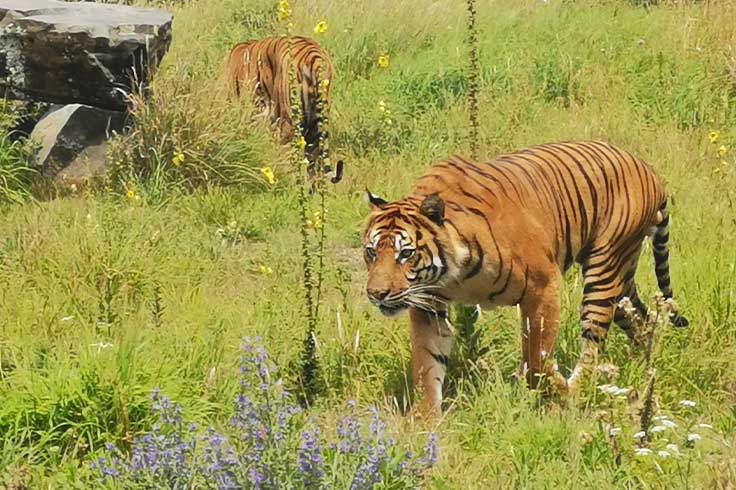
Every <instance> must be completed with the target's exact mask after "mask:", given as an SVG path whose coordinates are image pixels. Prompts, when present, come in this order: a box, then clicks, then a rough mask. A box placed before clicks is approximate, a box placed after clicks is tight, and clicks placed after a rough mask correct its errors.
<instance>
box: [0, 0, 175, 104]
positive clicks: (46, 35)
mask: <svg viewBox="0 0 736 490" xmlns="http://www.w3.org/2000/svg"><path fill="white" fill-rule="evenodd" d="M171 21H172V17H171V15H170V14H169V13H167V12H164V11H162V10H155V9H144V8H133V7H126V6H122V5H108V4H97V3H87V2H61V1H56V0H0V96H2V95H5V96H6V97H11V98H20V99H32V100H42V101H48V102H54V103H59V104H69V103H83V104H89V105H93V106H97V107H102V108H106V109H112V110H123V109H125V106H126V95H127V94H128V93H130V92H131V90H132V88H133V82H132V77H134V76H135V77H137V78H138V80H139V81H143V82H145V81H146V80H147V77H148V76H149V75H151V74H152V72H153V71H154V70H155V69H156V67H157V66H158V65H159V63H160V61H161V59H162V58H163V56H164V54H165V53H166V51H167V50H168V47H169V44H170V42H171Z"/></svg>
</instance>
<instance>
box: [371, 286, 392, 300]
mask: <svg viewBox="0 0 736 490" xmlns="http://www.w3.org/2000/svg"><path fill="white" fill-rule="evenodd" d="M366 292H367V293H368V296H369V297H371V298H373V299H375V300H377V301H381V300H383V299H384V298H385V297H386V296H388V293H389V292H390V291H389V290H388V289H372V288H369V289H367V290H366Z"/></svg>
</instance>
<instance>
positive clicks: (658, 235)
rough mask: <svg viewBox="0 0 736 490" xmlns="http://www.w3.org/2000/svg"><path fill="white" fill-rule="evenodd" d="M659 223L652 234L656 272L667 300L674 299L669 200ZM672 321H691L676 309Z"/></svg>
mask: <svg viewBox="0 0 736 490" xmlns="http://www.w3.org/2000/svg"><path fill="white" fill-rule="evenodd" d="M657 216H658V218H659V223H658V224H657V225H656V226H655V228H654V235H653V236H652V252H653V253H654V272H655V274H656V275H657V285H658V286H659V290H660V291H661V292H662V295H663V296H664V299H665V300H668V299H672V287H671V285H670V265H669V256H670V252H669V249H668V247H667V242H668V241H669V239H670V233H669V222H670V215H669V213H668V212H667V201H664V203H662V206H661V207H660V208H659V212H658V213H657ZM670 323H672V325H673V326H675V327H678V328H684V327H687V326H688V324H689V323H690V322H688V320H687V318H685V317H684V316H680V315H678V314H677V311H676V310H674V309H673V310H672V311H671V313H670Z"/></svg>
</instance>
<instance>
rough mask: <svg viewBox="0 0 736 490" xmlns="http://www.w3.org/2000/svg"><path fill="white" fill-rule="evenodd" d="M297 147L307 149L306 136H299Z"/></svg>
mask: <svg viewBox="0 0 736 490" xmlns="http://www.w3.org/2000/svg"><path fill="white" fill-rule="evenodd" d="M296 146H297V148H299V149H300V150H304V148H306V147H307V141H306V140H305V139H304V136H299V139H298V140H296ZM261 172H263V169H261ZM264 175H265V174H264Z"/></svg>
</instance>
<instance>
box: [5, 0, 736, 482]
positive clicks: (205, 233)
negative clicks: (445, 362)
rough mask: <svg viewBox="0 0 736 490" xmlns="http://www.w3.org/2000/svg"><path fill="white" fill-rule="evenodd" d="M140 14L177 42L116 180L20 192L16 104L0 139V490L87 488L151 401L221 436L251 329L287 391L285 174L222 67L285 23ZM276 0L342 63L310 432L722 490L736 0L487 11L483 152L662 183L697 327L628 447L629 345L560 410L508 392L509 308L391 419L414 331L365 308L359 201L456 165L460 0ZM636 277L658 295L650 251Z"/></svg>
mask: <svg viewBox="0 0 736 490" xmlns="http://www.w3.org/2000/svg"><path fill="white" fill-rule="evenodd" d="M138 3H139V4H145V5H150V6H160V7H164V8H167V9H168V10H170V11H171V12H172V13H173V14H174V19H175V20H174V34H173V43H172V46H171V49H170V51H169V53H168V54H167V55H166V57H165V59H164V62H163V64H162V66H161V67H160V69H159V71H158V73H157V75H156V78H155V80H154V83H153V87H152V92H151V95H150V97H149V98H148V99H147V100H146V101H142V100H139V101H137V103H136V106H135V108H134V112H133V114H134V117H135V122H136V126H135V127H134V128H133V130H132V131H131V132H130V133H129V134H128V135H126V136H123V137H120V138H118V139H117V140H116V141H114V142H113V143H112V145H111V150H110V154H109V158H110V162H111V165H112V171H111V173H110V179H109V182H106V183H105V184H104V185H102V186H100V187H99V188H88V189H77V190H74V189H71V190H64V191H58V193H57V195H56V196H54V197H55V198H54V199H48V198H46V199H36V198H34V197H33V196H32V195H31V194H32V192H31V191H32V187H33V186H32V180H33V179H32V175H31V174H30V172H29V171H28V170H27V167H26V164H27V162H28V161H29V159H30V156H29V155H30V149H29V148H28V147H27V146H25V145H24V144H23V142H19V143H11V142H10V140H9V139H8V137H7V126H8V124H9V122H8V119H9V118H10V117H11V116H12V115H10V114H8V113H6V114H4V116H3V120H2V124H1V125H0V131H2V136H1V137H0V179H2V190H1V192H0V200H2V202H3V204H2V211H1V212H2V220H0V488H6V489H14V490H21V489H27V488H34V489H36V488H39V489H57V488H77V489H81V488H100V487H101V485H102V483H100V476H99V474H97V473H96V471H95V470H93V469H92V468H91V467H90V464H89V462H90V461H95V460H96V459H97V458H98V457H100V456H103V455H104V454H105V448H104V446H105V444H106V443H111V444H113V445H114V446H115V447H117V448H119V449H120V450H122V451H127V450H129V449H130V445H131V443H132V441H133V439H135V438H136V437H140V436H141V435H142V434H144V433H145V432H146V431H149V430H151V427H152V424H154V423H155V421H156V415H155V414H152V413H151V407H152V404H153V405H155V404H156V403H157V402H156V401H155V400H156V399H154V402H153V403H152V398H151V393H152V392H153V390H154V388H157V389H158V390H159V392H160V393H161V394H165V395H166V396H167V397H168V398H169V399H170V400H172V401H173V402H175V403H177V404H179V405H180V406H181V414H182V415H181V416H182V417H183V418H184V419H185V420H186V421H191V422H194V423H196V424H197V425H198V427H203V428H205V427H208V426H212V427H215V428H224V427H227V426H228V420H229V418H230V416H231V415H232V411H233V399H234V398H235V397H236V396H237V394H238V393H239V390H241V389H242V388H241V387H240V386H239V383H238V380H239V378H240V377H241V376H242V374H240V373H239V370H238V365H239V357H240V356H241V355H242V351H241V343H242V339H243V337H250V338H255V337H260V338H261V339H262V343H263V345H264V347H265V348H266V349H267V351H268V353H269V355H270V356H271V358H272V359H273V361H274V362H275V363H276V364H277V365H279V366H280V368H281V371H280V372H281V375H283V377H284V384H285V386H287V387H293V386H294V383H295V373H296V371H297V369H296V368H295V366H296V365H297V364H298V359H299V356H300V352H301V349H302V342H303V339H304V335H305V329H306V328H307V322H306V319H305V318H306V317H305V311H304V306H303V305H304V301H303V299H302V295H303V290H302V285H301V281H302V270H301V267H302V253H301V250H300V246H299V243H300V240H301V230H302V225H301V219H300V212H301V211H300V191H299V189H298V184H297V182H298V177H297V174H298V171H297V170H296V169H295V168H294V165H293V163H292V161H291V160H290V158H289V156H288V153H287V152H285V151H283V149H281V148H279V147H278V146H277V145H276V143H275V142H274V140H273V138H271V136H270V134H269V131H268V128H266V127H265V126H264V124H263V123H262V122H261V121H259V120H254V119H253V118H252V117H251V114H252V113H251V111H250V108H249V107H248V104H247V103H245V102H243V103H240V104H235V103H233V102H232V101H228V100H227V97H226V94H225V91H224V90H223V89H224V84H223V79H222V70H223V66H224V61H225V57H226V54H227V51H228V49H229V48H230V47H231V46H232V45H233V44H234V43H235V42H238V41H242V40H246V39H253V38H258V37H263V36H266V35H269V34H274V33H279V32H282V31H283V29H284V26H283V23H279V22H278V20H277V5H276V4H277V2H271V1H262V0H196V1H195V0H192V1H182V2H174V1H171V2H166V1H157V0H149V1H148V2H138ZM645 3H647V4H651V5H643V4H645ZM657 3H659V5H657ZM291 8H292V10H293V12H292V17H291V19H290V20H291V22H293V28H292V29H293V32H295V33H302V34H306V35H310V36H313V37H315V39H316V40H317V41H318V42H319V43H320V44H322V45H323V46H324V47H325V49H326V50H327V51H328V52H329V53H330V54H331V56H332V59H333V62H334V64H335V71H336V75H335V79H334V81H333V90H334V92H333V96H334V100H333V105H332V116H331V121H330V124H331V140H330V146H331V149H332V151H333V153H334V155H335V157H340V158H342V159H343V160H344V161H345V162H346V164H345V165H346V167H345V177H344V179H343V181H342V182H340V183H339V184H337V185H335V186H332V185H330V186H329V187H328V189H327V193H326V197H325V208H326V212H325V213H324V215H322V214H321V211H320V205H319V200H318V199H316V198H311V199H310V200H309V201H308V206H309V209H308V210H307V211H308V213H307V214H308V216H309V217H310V220H311V221H310V223H311V228H309V227H308V232H309V233H310V234H311V236H312V237H313V238H315V237H317V236H319V235H320V234H321V233H322V231H324V234H325V238H324V240H325V252H324V277H323V286H322V296H321V298H320V310H319V316H318V319H317V323H316V340H317V346H316V352H317V357H318V359H319V362H320V366H321V374H320V379H321V382H322V385H323V387H324V389H323V392H322V394H321V395H320V396H319V397H318V398H317V399H316V400H315V402H314V403H313V405H312V406H310V407H309V409H308V410H306V411H305V412H304V414H303V416H304V417H305V420H306V418H309V420H310V422H309V423H310V424H314V426H318V427H321V428H322V429H323V431H324V433H325V434H327V436H329V434H330V430H334V429H330V427H333V428H334V426H335V423H336V421H338V420H339V418H340V417H341V416H342V415H344V413H346V410H347V408H346V407H347V406H348V402H349V401H354V403H355V410H356V414H357V415H356V417H359V418H362V419H363V420H364V421H367V420H368V418H370V416H371V415H370V414H371V412H370V407H371V406H374V407H376V409H377V414H379V415H380V417H381V418H382V419H383V420H385V421H386V423H387V427H386V431H388V432H389V433H391V435H392V437H393V438H394V439H395V444H397V445H398V446H400V447H401V448H406V449H412V450H413V451H415V452H417V453H421V451H422V447H423V446H424V444H425V441H426V440H427V437H428V434H429V433H430V432H433V433H434V434H436V437H437V445H438V448H439V455H438V458H437V461H436V464H434V465H432V467H431V468H428V469H426V470H422V471H421V475H420V476H419V477H417V479H416V480H412V481H411V482H409V483H407V482H403V483H402V481H400V479H397V480H396V481H394V482H393V483H392V481H393V480H390V479H387V480H385V481H384V482H383V483H382V484H379V486H377V487H376V488H411V487H412V486H414V487H421V488H429V489H438V490H439V489H457V488H466V489H476V488H477V489H486V488H494V489H495V488H518V489H542V488H557V489H561V488H565V489H587V488H596V489H606V488H636V489H656V488H668V489H670V488H713V489H733V488H736V292H735V289H734V288H735V287H736V270H735V269H736V238H735V237H736V210H735V209H734V200H736V190H735V189H736V30H734V29H733V26H735V25H736V3H734V2H732V1H730V0H709V1H708V0H706V1H702V2H698V1H679V2H639V1H634V0H630V1H627V0H586V1H578V2H574V1H563V0H550V1H548V2H540V1H537V0H479V1H478V4H477V9H478V20H477V23H478V42H479V46H478V47H479V68H480V73H479V75H480V78H479V81H480V94H479V100H478V103H479V139H478V143H479V154H480V155H481V156H482V157H483V158H489V159H490V158H492V157H493V156H494V155H497V154H499V153H502V152H505V151H510V150H514V149H518V148H523V147H525V146H529V145H532V144H536V143H543V142H549V141H556V140H571V139H605V140H607V141H610V142H612V143H614V144H617V145H619V146H621V147H623V148H626V149H628V150H629V151H631V152H632V153H634V154H636V155H638V156H640V157H642V158H643V159H644V160H646V161H647V162H649V163H650V164H651V165H652V167H653V168H654V169H655V170H656V172H657V173H658V174H659V175H660V176H661V177H662V178H663V180H664V182H665V183H666V187H667V190H668V192H669V193H670V194H671V199H670V205H669V209H670V212H671V215H672V224H671V226H670V236H671V240H670V246H671V249H670V266H671V275H672V284H673V288H674V291H675V298H676V300H677V302H678V304H679V306H680V309H681V311H682V312H683V314H684V315H685V316H687V317H688V318H689V319H690V327H689V328H687V329H682V330H677V329H673V328H671V327H669V326H661V327H658V328H657V330H656V336H655V344H654V347H653V352H652V361H651V362H652V366H653V367H654V369H656V383H655V384H654V388H653V397H652V400H653V405H654V409H653V410H654V413H653V414H654V415H655V417H658V418H657V419H656V420H657V421H659V423H658V422H656V421H655V422H653V424H652V426H653V427H661V429H658V430H657V431H655V433H652V434H651V435H650V436H649V437H650V439H651V442H650V446H649V447H650V448H651V453H648V452H647V451H642V450H641V449H640V448H639V449H637V448H638V446H637V444H636V443H637V437H636V435H637V432H639V430H640V417H639V415H638V412H637V410H638V409H640V408H641V402H642V400H643V399H644V398H645V392H646V391H647V389H648V388H647V386H648V385H650V384H651V383H650V381H651V378H650V376H649V371H648V370H647V365H646V364H647V363H646V361H645V359H644V358H643V356H642V355H641V353H637V352H632V350H631V349H630V348H629V346H628V344H627V342H626V340H625V337H624V335H622V334H621V333H620V332H618V331H616V329H615V328H612V329H611V334H610V336H609V340H608V342H607V344H606V351H605V355H604V358H603V360H604V362H606V363H610V364H613V365H615V366H616V367H617V368H618V372H617V373H616V374H612V375H611V376H610V377H609V378H606V377H605V376H601V377H599V378H598V379H593V380H592V381H591V382H590V383H589V384H588V385H586V386H585V388H584V390H583V392H582V393H581V394H580V396H579V397H577V398H576V399H575V400H573V401H572V402H571V403H570V404H569V405H568V406H560V405H559V404H558V403H556V402H554V401H549V400H542V399H540V397H539V395H538V394H537V393H534V392H530V391H529V390H528V389H527V388H526V387H525V386H524V385H523V384H522V383H519V382H517V381H516V380H514V379H513V376H512V375H513V374H514V372H515V370H516V368H517V366H518V360H519V356H520V342H519V331H518V330H519V327H518V320H517V312H516V311H515V309H513V308H510V309H505V310H496V311H488V312H483V314H482V315H481V318H480V320H479V322H478V324H477V328H478V331H479V332H480V336H479V339H478V343H479V345H480V350H481V351H482V355H480V356H478V357H477V358H475V359H472V360H471V361H472V362H469V361H468V360H467V359H462V358H461V357H460V356H456V357H457V358H456V359H453V366H452V367H451V371H452V372H453V382H452V386H451V387H450V390H449V391H448V398H447V403H446V406H445V410H446V412H445V414H444V416H443V417H442V419H441V420H440V421H439V422H438V423H437V424H435V425H433V424H429V423H427V422H425V421H423V420H416V419H414V418H413V417H411V416H409V415H407V407H408V406H409V404H410V402H411V396H410V395H409V394H408V393H407V387H408V386H409V383H410V381H409V379H408V374H407V373H408V362H409V343H408V329H407V325H406V323H407V319H406V317H399V318H386V317H383V316H381V315H380V313H379V312H378V311H377V310H376V309H375V308H373V307H372V306H371V305H370V304H369V303H368V301H367V300H366V298H365V293H364V287H365V279H366V274H365V266H364V264H363V261H362V253H361V250H360V232H361V230H362V225H363V220H364V217H365V216H366V214H367V205H366V204H365V202H364V200H363V192H364V190H365V188H369V189H370V190H371V191H373V192H374V193H377V194H379V195H381V196H383V197H386V198H388V199H394V198H398V197H401V196H402V195H403V194H404V193H405V192H406V191H407V190H408V189H409V188H410V186H411V183H412V181H413V180H414V179H415V178H416V177H418V176H419V175H421V173H422V172H423V171H424V170H425V169H426V168H427V167H428V166H429V165H430V164H431V163H433V162H435V161H437V160H440V159H442V158H444V157H446V156H448V155H451V154H453V153H465V154H467V153H468V151H469V147H470V145H469V140H468V112H467V96H468V86H469V85H468V74H467V69H466V67H467V65H468V53H467V47H466V46H467V43H466V37H467V32H466V24H467V11H466V5H465V2H462V1H452V2H450V1H430V0H419V1H414V2H397V1H394V0H373V1H370V2H368V1H365V2H350V1H345V0H339V1H334V0H309V1H307V0H299V1H297V0H293V1H292V2H291ZM320 21H325V22H326V27H327V28H326V31H325V32H323V33H320V34H315V33H314V27H315V25H316V24H317V23H318V22H320ZM381 56H385V57H386V58H384V60H382V62H381V63H380V64H379V63H378V59H379V57H381ZM264 168H268V169H270V170H271V171H272V172H273V176H274V178H273V179H269V178H268V177H269V173H268V172H264V171H263V169H264ZM315 213H317V215H315ZM637 278H638V280H637V282H638V283H639V285H640V294H641V296H642V298H648V303H649V304H650V305H651V304H653V298H654V293H655V291H656V285H655V281H654V274H653V263H652V261H651V251H650V249H649V248H647V249H646V250H645V252H644V253H643V254H642V260H641V261H640V267H639V270H638V273H637ZM580 297H581V283H580V279H579V272H578V271H577V270H573V271H571V272H570V273H569V274H568V276H567V284H566V288H565V290H564V293H563V298H562V311H563V316H562V326H561V329H560V331H561V334H560V336H559V338H558V343H557V347H556V349H557V350H556V358H557V360H558V362H559V364H560V369H561V370H562V371H563V373H565V374H568V373H569V371H570V369H571V368H572V367H573V366H574V363H575V360H576V359H577V354H578V349H579V347H578V339H579V332H580V330H579V326H578V318H577V317H578V313H579V306H578V305H579V302H580ZM600 385H604V386H603V389H601V387H600ZM606 385H609V386H606ZM610 385H615V386H616V387H617V388H619V389H623V391H621V390H616V389H615V388H612V387H611V386H610ZM627 388H631V390H630V391H629V390H627ZM683 401H684V402H685V403H683ZM690 402H694V403H690ZM662 421H668V422H665V423H661V422H662ZM305 423H306V422H305ZM223 430H225V429H223ZM673 445H674V446H673ZM673 447H674V449H673ZM665 453H666V454H665ZM334 464H338V463H334ZM346 481H347V482H348V483H345V481H342V480H340V481H338V482H333V483H332V484H331V485H330V486H329V487H330V488H348V487H349V480H346ZM340 482H342V483H340ZM159 483H160V482H159ZM332 485H334V486H332ZM111 488H112V487H111ZM136 488H158V487H157V486H156V485H155V484H152V486H141V487H136ZM165 488H174V487H165ZM179 488H198V487H196V485H194V486H190V487H186V486H182V487H179ZM294 488H299V486H298V485H296V486H295V487H294ZM315 488H316V487H315Z"/></svg>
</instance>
